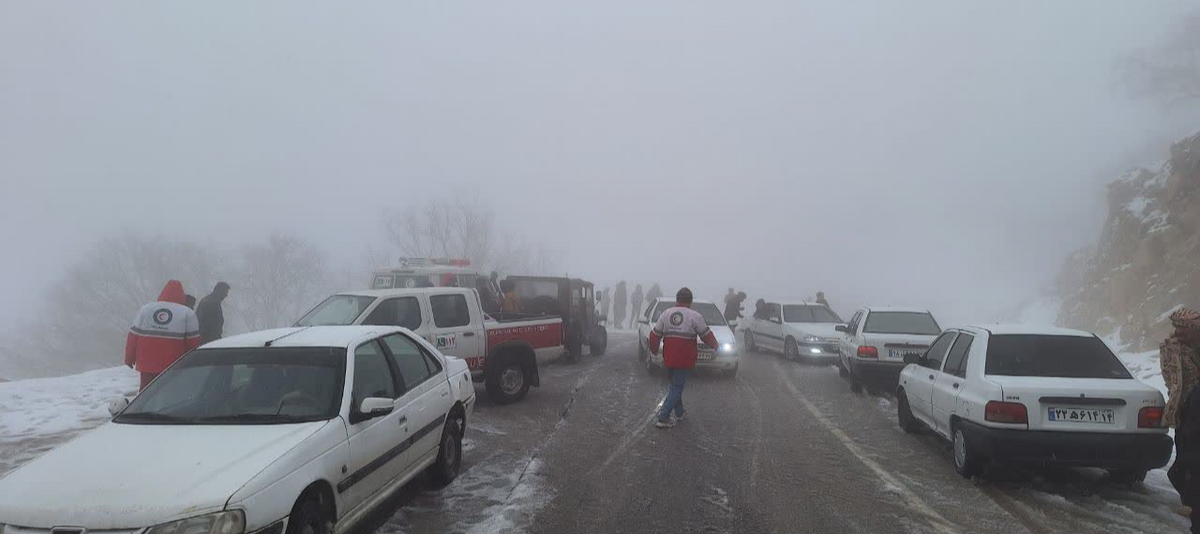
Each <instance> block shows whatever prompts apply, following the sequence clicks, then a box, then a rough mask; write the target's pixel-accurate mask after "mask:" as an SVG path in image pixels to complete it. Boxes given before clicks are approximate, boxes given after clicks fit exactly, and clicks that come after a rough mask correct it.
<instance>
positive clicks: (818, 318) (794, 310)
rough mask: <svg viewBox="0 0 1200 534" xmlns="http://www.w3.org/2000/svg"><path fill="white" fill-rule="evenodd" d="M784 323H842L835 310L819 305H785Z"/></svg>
mask: <svg viewBox="0 0 1200 534" xmlns="http://www.w3.org/2000/svg"><path fill="white" fill-rule="evenodd" d="M783 321H784V322H787V323H841V322H842V319H841V317H838V316H837V314H836V313H833V310H830V309H829V308H826V307H825V306H821V305H819V304H785V305H784V306H783Z"/></svg>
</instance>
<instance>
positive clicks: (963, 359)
mask: <svg viewBox="0 0 1200 534" xmlns="http://www.w3.org/2000/svg"><path fill="white" fill-rule="evenodd" d="M972 341H975V336H972V335H970V334H960V335H959V336H958V339H956V340H954V347H953V348H951V349H950V355H949V356H947V357H946V368H945V369H943V370H942V372H943V373H946V374H950V375H954V376H957V377H959V378H966V377H967V354H969V353H970V352H971V342H972Z"/></svg>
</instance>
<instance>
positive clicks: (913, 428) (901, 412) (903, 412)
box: [896, 390, 921, 434]
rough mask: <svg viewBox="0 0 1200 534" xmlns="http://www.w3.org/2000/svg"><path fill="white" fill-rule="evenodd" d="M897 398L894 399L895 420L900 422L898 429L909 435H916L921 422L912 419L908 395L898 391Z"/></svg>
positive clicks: (914, 418)
mask: <svg viewBox="0 0 1200 534" xmlns="http://www.w3.org/2000/svg"><path fill="white" fill-rule="evenodd" d="M897 397H899V398H898V399H896V419H897V420H898V421H899V422H900V429H901V430H903V431H905V432H907V433H909V434H916V433H917V432H920V431H921V422H920V421H917V418H916V417H913V413H912V407H911V406H909V405H908V394H907V393H905V392H904V390H900V394H899V395H897Z"/></svg>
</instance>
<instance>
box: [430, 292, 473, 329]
mask: <svg viewBox="0 0 1200 534" xmlns="http://www.w3.org/2000/svg"><path fill="white" fill-rule="evenodd" d="M429 305H430V307H431V308H433V323H434V324H436V325H437V326H438V328H454V327H457V326H467V325H469V324H471V311H470V309H469V308H467V298H466V297H464V296H462V295H434V296H432V297H429Z"/></svg>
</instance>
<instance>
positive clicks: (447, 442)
mask: <svg viewBox="0 0 1200 534" xmlns="http://www.w3.org/2000/svg"><path fill="white" fill-rule="evenodd" d="M463 426H464V424H463V419H462V417H461V416H459V415H457V414H455V415H452V416H450V418H449V419H446V425H445V427H443V428H442V441H441V443H439V444H438V455H437V461H436V462H434V463H433V465H431V466H429V470H428V471H426V473H428V475H429V482H430V483H432V484H433V486H434V487H435V488H444V487H446V486H449V485H450V483H451V482H454V479H456V478H458V473H459V471H460V470H461V469H462V440H463V430H464V428H463Z"/></svg>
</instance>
